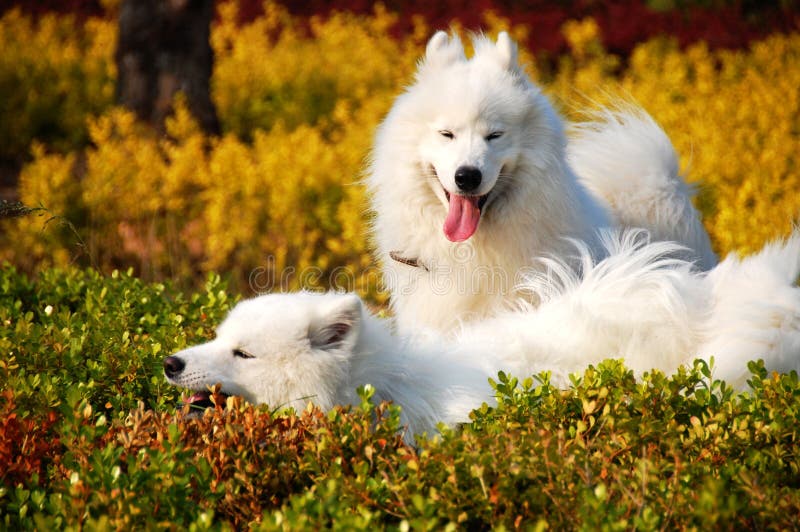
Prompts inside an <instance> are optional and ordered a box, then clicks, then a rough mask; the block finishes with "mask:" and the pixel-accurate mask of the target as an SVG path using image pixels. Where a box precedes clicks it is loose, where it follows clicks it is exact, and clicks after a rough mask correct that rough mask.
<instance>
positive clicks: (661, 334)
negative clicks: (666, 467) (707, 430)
mask: <svg viewBox="0 0 800 532" xmlns="http://www.w3.org/2000/svg"><path fill="white" fill-rule="evenodd" d="M601 245H602V246H603V249H604V251H605V252H606V253H607V255H608V256H607V258H605V259H603V260H601V261H599V262H594V261H593V259H592V257H591V255H590V251H589V249H588V248H587V247H586V246H579V248H580V251H581V253H580V256H581V257H582V258H581V260H582V263H583V265H582V267H581V270H582V275H581V276H580V277H579V276H578V275H576V274H575V273H574V271H575V270H574V269H573V267H572V266H571V265H567V264H565V263H563V262H560V261H557V260H546V261H544V265H543V273H540V274H536V275H535V276H534V277H532V278H530V279H528V280H527V281H526V288H527V289H528V290H531V291H534V292H535V293H536V295H537V297H538V300H539V302H540V304H539V305H538V307H533V306H531V305H529V304H523V306H522V308H520V309H518V310H516V311H508V312H504V313H501V314H500V315H498V316H497V317H495V318H491V319H488V320H486V321H482V322H478V323H475V324H470V325H467V326H465V327H464V328H463V329H462V330H461V332H460V333H459V334H458V335H457V338H456V339H455V340H442V339H438V340H435V339H432V338H430V337H427V338H426V339H424V340H414V341H412V340H411V339H409V338H397V337H395V336H393V335H392V333H391V332H390V327H389V323H388V320H381V319H378V318H376V317H374V316H372V315H371V314H370V313H369V312H368V311H366V310H365V308H364V306H363V305H362V303H361V301H360V299H359V298H358V297H356V296H354V295H352V294H334V293H328V294H310V293H298V294H280V295H265V296H261V297H257V298H255V299H251V300H247V301H243V302H242V303H240V304H238V305H237V306H236V307H235V308H234V309H233V310H232V311H231V313H230V315H229V316H228V318H227V319H226V320H225V321H224V322H223V323H222V324H221V325H220V326H219V328H218V329H217V337H216V339H215V340H213V341H211V342H208V343H205V344H202V345H198V346H195V347H191V348H188V349H186V350H184V351H181V352H179V353H176V354H174V355H172V356H170V357H168V358H166V359H165V360H164V372H165V374H166V377H167V379H168V380H169V382H170V383H172V384H175V385H178V386H182V387H186V388H189V389H191V390H194V391H196V392H198V393H196V394H194V395H193V396H192V397H190V398H189V402H197V403H202V402H204V401H207V400H208V395H209V393H208V387H209V386H211V385H214V384H216V383H219V384H221V390H222V392H223V393H225V394H231V395H241V396H243V397H244V398H245V399H247V400H248V401H250V402H253V403H267V404H269V405H271V406H273V407H276V406H281V405H293V406H300V405H305V404H306V402H307V401H312V402H314V403H316V404H317V405H319V406H320V407H322V408H324V409H328V408H331V407H332V406H334V405H337V404H354V403H355V404H357V403H358V401H359V400H358V397H357V396H356V393H355V390H356V388H357V387H358V386H361V385H364V384H367V383H369V384H371V385H373V386H374V387H375V388H376V390H377V393H376V398H377V399H379V400H384V399H387V400H393V401H394V402H396V403H397V404H399V405H401V407H402V421H403V422H404V423H405V424H406V425H407V426H408V427H409V429H410V432H409V433H408V437H409V439H410V438H411V435H413V434H415V433H420V432H423V431H432V430H433V429H434V427H435V426H436V423H437V422H445V423H448V424H455V423H459V422H464V421H468V414H469V412H470V411H471V410H472V409H474V408H476V407H478V406H480V404H481V403H482V402H484V401H491V394H490V388H489V386H488V384H487V382H486V379H487V378H488V377H489V376H495V375H496V374H497V371H499V370H504V371H508V372H511V373H512V374H514V375H517V376H526V375H530V374H532V373H537V372H540V371H543V370H550V371H552V382H553V383H554V384H555V385H557V386H567V385H568V383H569V380H568V376H569V374H570V373H573V372H578V371H582V370H583V369H585V368H586V366H587V365H588V364H591V363H597V362H599V361H601V360H603V359H605V358H609V357H611V358H623V359H624V360H625V363H626V364H627V365H628V366H629V367H630V368H632V369H634V370H635V371H636V372H637V373H639V374H640V373H641V372H643V371H646V370H649V369H651V368H658V369H661V370H663V371H666V372H671V371H673V370H674V369H675V368H677V367H678V366H679V365H680V364H686V363H690V362H691V361H692V360H693V358H695V357H702V358H705V359H708V358H710V357H711V356H714V357H715V360H716V366H715V367H716V371H717V373H716V375H715V376H716V377H719V378H723V379H725V380H727V381H728V382H731V383H733V384H736V385H738V386H742V385H743V383H744V381H745V377H746V376H747V375H748V372H747V367H746V362H747V361H749V360H752V359H758V358H763V359H764V361H765V363H766V365H767V367H768V368H769V369H772V370H776V371H789V370H797V369H798V368H800V288H797V287H796V286H794V284H793V283H794V281H795V279H796V278H797V275H798V273H800V234H796V235H794V236H793V237H792V238H791V239H790V240H788V241H787V242H785V243H783V244H773V245H768V246H766V247H765V248H764V250H763V251H762V252H761V253H759V254H757V255H754V256H752V257H749V258H747V259H744V260H738V259H737V258H735V257H729V258H727V259H726V260H725V261H724V262H722V263H721V264H720V265H718V266H717V267H716V268H715V269H714V270H712V271H711V272H710V273H709V274H703V273H698V272H697V271H695V270H692V265H691V263H690V262H687V261H685V260H681V259H675V258H672V255H674V253H675V252H676V251H677V249H676V247H677V246H676V245H675V244H672V243H665V242H656V243H652V244H647V243H645V242H644V240H643V238H642V236H641V233H639V234H638V236H637V234H636V233H629V234H627V235H626V236H624V237H623V238H615V237H608V236H607V237H605V238H604V240H603V241H602V243H601Z"/></svg>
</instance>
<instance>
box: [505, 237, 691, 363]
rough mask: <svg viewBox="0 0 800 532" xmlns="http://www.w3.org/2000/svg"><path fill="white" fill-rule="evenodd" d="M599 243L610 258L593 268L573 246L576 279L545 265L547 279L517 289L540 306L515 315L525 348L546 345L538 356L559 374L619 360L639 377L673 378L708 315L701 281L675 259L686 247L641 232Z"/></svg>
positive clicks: (558, 265)
mask: <svg viewBox="0 0 800 532" xmlns="http://www.w3.org/2000/svg"><path fill="white" fill-rule="evenodd" d="M603 244H604V246H605V248H606V251H607V252H608V256H607V257H606V258H604V259H602V260H601V261H599V262H597V261H595V260H593V259H592V257H591V254H590V253H589V250H588V249H587V248H586V246H585V245H583V244H581V243H577V242H576V247H577V248H578V250H579V256H580V260H581V263H582V264H581V268H580V271H579V272H577V273H576V271H575V269H573V268H571V267H570V266H569V265H567V264H564V263H563V262H560V261H558V260H555V259H550V260H546V261H545V263H546V265H547V268H546V272H545V273H541V274H534V275H532V276H531V277H529V278H528V279H526V280H525V281H524V283H523V285H522V289H527V290H529V291H532V292H534V293H535V294H536V295H537V296H538V297H539V298H540V300H541V301H542V303H541V305H540V306H539V307H538V309H536V310H530V309H529V310H528V311H527V314H525V312H523V313H522V314H518V316H519V315H527V318H526V322H525V323H524V325H525V328H526V330H528V331H530V332H531V334H532V336H535V338H533V339H531V342H537V345H540V344H544V343H545V342H549V343H550V345H549V346H546V347H547V349H545V348H542V349H540V350H539V351H540V352H546V353H548V356H549V357H550V360H548V362H551V363H552V362H556V363H557V364H559V366H560V367H559V369H569V370H570V371H575V370H579V369H582V367H585V365H586V364H588V363H590V362H597V361H599V360H602V359H604V358H608V357H622V358H624V359H625V362H626V364H627V365H628V367H630V368H631V369H633V370H635V371H637V372H638V373H641V372H643V371H646V370H650V369H652V368H658V369H661V370H663V371H673V370H674V369H675V368H676V367H677V366H678V365H680V364H681V363H683V362H685V361H687V359H689V358H690V357H691V354H693V353H694V349H695V348H696V347H697V345H698V342H699V341H700V338H701V334H700V329H701V325H702V323H703V322H704V321H705V318H706V312H707V307H706V305H705V303H706V300H705V298H704V297H703V295H704V294H703V281H704V279H703V276H702V275H699V274H698V273H697V272H696V271H694V270H693V265H692V263H690V262H687V261H685V260H682V259H680V258H677V257H676V255H680V254H681V253H682V252H685V248H683V247H681V246H679V245H677V244H675V243H674V242H665V241H659V242H650V240H649V238H648V235H647V233H646V232H645V231H642V230H636V231H625V232H622V233H617V232H610V233H607V234H605V235H604V238H603ZM520 319H522V318H520ZM552 353H558V355H557V356H555V355H553V354H552ZM531 366H534V364H533V363H532V364H531Z"/></svg>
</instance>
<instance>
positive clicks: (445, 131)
mask: <svg viewBox="0 0 800 532" xmlns="http://www.w3.org/2000/svg"><path fill="white" fill-rule="evenodd" d="M439 134H440V135H441V136H443V137H444V138H446V139H454V138H455V137H456V136H455V135H453V132H452V131H450V130H448V129H443V130H441V131H440V132H439Z"/></svg>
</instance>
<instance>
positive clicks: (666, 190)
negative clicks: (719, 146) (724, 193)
mask: <svg viewBox="0 0 800 532" xmlns="http://www.w3.org/2000/svg"><path fill="white" fill-rule="evenodd" d="M571 133H572V136H571V138H570V141H569V145H568V147H567V155H568V158H569V163H570V165H571V166H572V168H573V169H574V170H575V172H576V174H577V175H578V176H579V178H580V180H581V182H582V183H583V184H584V185H585V186H586V188H588V189H589V190H590V191H591V192H592V194H594V195H595V196H596V197H597V198H598V199H600V200H601V201H602V202H603V203H605V206H606V207H607V208H608V210H609V212H611V213H612V215H613V216H614V217H615V218H616V222H617V224H618V225H619V226H621V227H630V228H642V229H647V230H648V231H649V232H650V234H651V235H652V236H653V238H654V239H657V240H672V241H675V242H679V243H681V244H683V245H684V246H686V247H687V248H688V249H689V250H690V252H691V253H690V255H689V256H688V258H689V259H690V260H694V261H695V262H696V264H697V266H698V267H700V268H701V269H703V270H708V269H710V268H712V267H714V265H716V263H717V257H716V255H715V254H714V252H713V251H712V250H711V243H710V241H709V237H708V233H707V232H706V230H705V228H704V227H703V224H702V223H701V222H700V215H699V213H698V212H697V210H696V209H695V208H694V206H693V205H692V202H691V199H692V196H693V190H692V188H691V187H689V186H688V185H687V184H686V182H685V180H684V179H683V177H682V176H681V175H680V173H679V171H678V158H677V155H676V153H675V149H674V148H673V147H672V143H671V142H670V140H669V138H668V137H667V135H666V133H664V131H663V130H662V129H661V127H659V125H658V124H656V122H655V121H654V120H653V119H652V118H651V117H650V115H648V114H647V113H646V112H645V111H644V110H642V109H640V108H638V107H635V106H633V105H631V104H617V105H615V106H614V107H611V108H605V109H601V110H598V111H596V112H594V113H592V114H590V115H589V120H588V121H586V122H583V123H578V124H574V125H573V126H572V127H571Z"/></svg>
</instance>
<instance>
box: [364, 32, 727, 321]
mask: <svg viewBox="0 0 800 532" xmlns="http://www.w3.org/2000/svg"><path fill="white" fill-rule="evenodd" d="M474 48H475V54H474V56H473V57H472V58H471V59H469V60H467V59H466V58H465V55H464V49H463V47H462V44H461V42H460V41H459V39H458V37H456V36H454V37H452V38H449V37H448V35H447V34H446V33H444V32H438V33H436V34H435V35H434V36H433V37H432V38H431V40H430V42H429V43H428V46H427V50H426V54H425V58H424V60H422V61H421V62H420V65H419V70H418V72H417V76H416V80H415V82H414V83H413V85H411V86H410V87H409V88H408V89H407V90H406V92H405V93H404V94H402V95H401V96H400V97H398V99H397V101H396V103H395V104H394V106H393V108H392V109H391V111H390V113H389V114H388V116H387V117H386V119H385V120H384V122H383V123H382V125H381V126H380V128H379V130H378V133H377V137H376V141H375V146H374V150H373V153H372V157H371V165H370V168H369V175H368V178H367V184H368V188H369V190H370V193H371V199H372V210H373V211H374V222H373V233H374V238H375V241H376V245H377V251H378V254H379V259H380V261H381V262H382V265H383V273H384V282H385V283H386V284H387V286H388V288H389V291H390V293H391V304H392V306H393V309H394V311H395V315H396V316H397V319H398V326H399V328H400V330H401V331H404V332H411V331H413V330H414V329H415V328H416V327H419V326H422V327H428V328H436V329H439V330H442V331H448V330H452V329H453V328H454V327H455V326H456V325H457V324H459V323H461V322H464V321H469V320H471V319H475V318H484V317H486V316H491V315H494V314H496V313H497V312H498V310H499V308H502V307H507V306H508V305H507V304H508V303H509V302H515V301H516V300H517V299H518V298H519V294H518V293H517V292H516V291H515V290H514V288H515V286H516V285H517V284H518V282H519V281H520V280H521V278H522V277H523V276H524V275H527V273H529V270H530V269H531V268H534V269H536V268H541V265H539V264H538V263H536V262H534V258H535V257H544V256H553V257H558V258H559V259H560V260H562V261H565V262H566V261H568V259H569V257H570V256H571V255H572V254H573V253H574V248H573V247H572V245H571V244H570V243H569V242H568V239H570V238H572V239H577V240H580V241H582V242H585V243H586V245H587V246H588V248H589V250H590V251H591V252H592V253H595V254H602V253H603V251H604V250H603V248H602V245H601V244H600V240H599V236H598V228H603V227H610V226H611V227H613V226H621V227H633V228H644V229H647V230H648V231H650V233H651V234H652V235H653V236H654V238H658V239H664V240H672V241H676V242H679V243H681V244H683V245H684V246H685V247H686V248H688V250H689V255H688V256H687V257H686V258H690V259H692V260H695V261H696V263H697V265H698V266H699V267H700V268H701V269H708V268H711V267H713V266H714V264H716V257H715V256H714V253H713V252H712V251H711V247H710V243H709V239H708V235H707V233H706V232H705V230H704V229H703V227H702V224H701V223H700V221H699V216H698V213H697V212H696V210H695V209H694V208H693V207H692V204H691V201H690V199H691V198H690V192H691V191H690V189H689V188H688V187H687V186H686V184H685V183H684V181H683V179H682V178H681V177H680V175H679V174H678V163H677V158H676V155H675V151H674V149H673V147H672V145H671V143H670V141H669V139H668V138H667V137H666V135H665V134H664V132H663V131H662V130H661V129H660V128H659V127H658V125H657V124H656V123H655V122H654V121H653V120H652V119H651V118H650V117H649V116H648V115H647V114H646V113H644V111H641V110H637V109H635V108H632V107H623V108H619V109H617V110H616V111H613V110H611V111H601V112H599V113H598V114H597V115H596V116H595V117H594V118H593V120H592V121H591V122H589V123H587V124H582V125H579V126H578V127H576V128H575V133H576V134H575V139H574V140H573V141H572V142H571V144H570V145H569V146H568V145H567V137H566V135H565V132H564V124H563V121H562V119H561V118H560V116H559V115H558V114H557V112H556V111H555V110H554V108H553V106H552V105H551V104H550V102H549V101H548V99H547V98H546V97H545V95H544V94H543V93H542V91H541V90H540V88H539V87H537V86H536V85H535V84H533V83H532V82H531V81H530V79H529V78H528V77H527V76H526V74H525V73H524V71H523V69H522V67H521V66H520V65H519V63H518V60H517V49H516V45H515V44H514V43H513V42H512V40H511V39H510V38H509V36H508V34H506V33H505V32H502V33H500V34H499V36H498V38H497V42H496V43H494V42H492V41H490V40H489V39H487V38H485V37H482V36H480V37H476V38H475V39H474ZM573 168H574V169H576V170H577V175H576V173H575V172H573ZM682 252H684V253H686V250H682ZM531 301H532V302H533V303H535V301H534V300H531Z"/></svg>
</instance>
